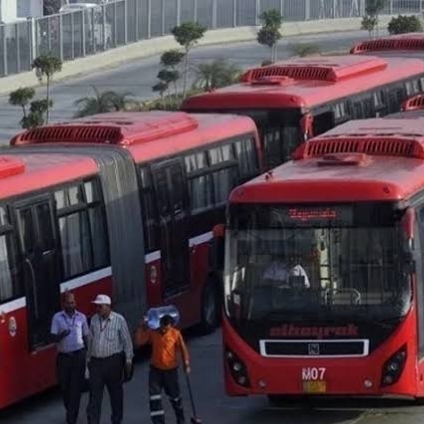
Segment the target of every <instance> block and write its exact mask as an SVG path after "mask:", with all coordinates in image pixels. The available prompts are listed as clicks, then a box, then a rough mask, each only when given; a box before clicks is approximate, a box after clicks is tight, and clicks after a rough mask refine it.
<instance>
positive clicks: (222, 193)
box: [209, 144, 238, 205]
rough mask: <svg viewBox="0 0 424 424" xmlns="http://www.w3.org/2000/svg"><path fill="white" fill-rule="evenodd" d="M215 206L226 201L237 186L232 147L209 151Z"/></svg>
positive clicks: (221, 147) (227, 146)
mask: <svg viewBox="0 0 424 424" xmlns="http://www.w3.org/2000/svg"><path fill="white" fill-rule="evenodd" d="M209 163H210V166H211V171H212V177H213V186H214V193H215V204H217V205H219V204H221V203H225V202H227V200H228V195H229V194H230V191H231V190H232V189H233V188H234V187H235V186H236V185H237V180H238V170H237V160H236V159H235V155H234V151H233V146H232V145H231V144H225V145H223V146H220V147H216V148H213V149H210V150H209Z"/></svg>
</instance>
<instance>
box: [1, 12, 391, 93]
mask: <svg viewBox="0 0 424 424" xmlns="http://www.w3.org/2000/svg"><path fill="white" fill-rule="evenodd" d="M391 18H392V16H382V17H380V28H386V27H387V25H388V23H389V21H390V19H391ZM361 21H362V18H340V19H325V20H324V19H323V20H320V21H306V22H303V21H302V22H284V24H283V27H282V31H281V34H282V35H283V37H290V36H295V35H303V34H319V33H326V32H336V31H337V32H340V31H355V30H359V29H360V28H361ZM257 30H258V28H257V27H238V28H226V29H219V30H209V31H207V32H206V34H205V36H204V37H203V38H202V39H201V40H200V42H199V44H198V46H199V47H201V46H207V45H214V44H229V43H237V42H242V41H253V40H256V34H257ZM366 37H367V33H366V32H365V31H364V38H366ZM174 48H179V45H178V44H177V43H176V42H175V40H174V37H173V36H165V37H159V38H153V39H150V40H143V41H139V42H137V43H132V44H128V45H126V46H123V47H118V48H116V49H112V50H108V51H106V52H102V53H98V54H96V55H92V56H87V57H85V58H82V59H77V60H74V61H67V62H64V64H63V68H62V71H61V72H59V73H57V74H56V75H55V76H54V80H55V81H59V80H63V79H66V78H71V77H75V76H77V75H84V74H88V73H90V72H93V71H99V70H101V69H104V68H108V67H114V66H119V65H120V64H122V63H125V62H129V61H132V60H136V59H141V58H145V57H149V56H153V55H156V54H161V53H163V52H164V51H166V50H169V49H174ZM39 84H40V83H39V81H38V79H37V78H36V76H35V72H33V71H31V72H24V73H22V74H18V75H11V76H8V77H4V78H1V79H0V94H8V93H10V92H11V91H13V90H16V89H17V88H20V87H30V86H37V85H39Z"/></svg>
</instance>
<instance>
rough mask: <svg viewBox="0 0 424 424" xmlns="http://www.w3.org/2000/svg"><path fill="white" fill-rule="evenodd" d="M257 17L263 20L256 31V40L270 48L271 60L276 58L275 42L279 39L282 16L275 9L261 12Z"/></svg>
mask: <svg viewBox="0 0 424 424" xmlns="http://www.w3.org/2000/svg"><path fill="white" fill-rule="evenodd" d="M259 19H260V20H261V21H262V22H263V23H262V27H261V29H260V30H259V31H258V35H257V41H258V43H259V44H262V45H263V46H267V47H269V48H270V50H271V61H273V62H274V61H275V60H276V56H277V43H278V41H279V40H280V39H281V33H280V29H281V25H282V23H283V16H282V15H281V14H280V12H279V11H278V10H276V9H271V10H267V11H265V12H262V14H261V15H260V17H259Z"/></svg>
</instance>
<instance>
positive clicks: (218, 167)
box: [0, 112, 260, 407]
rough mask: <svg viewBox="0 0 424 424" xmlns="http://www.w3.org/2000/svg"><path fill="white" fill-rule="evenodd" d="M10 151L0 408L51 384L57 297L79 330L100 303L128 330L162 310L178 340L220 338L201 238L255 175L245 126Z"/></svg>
mask: <svg viewBox="0 0 424 424" xmlns="http://www.w3.org/2000/svg"><path fill="white" fill-rule="evenodd" d="M12 145H13V146H15V147H11V148H9V149H8V150H7V155H8V156H7V157H10V158H11V159H7V158H6V159H1V160H0V246H1V248H0V264H1V268H0V272H1V273H2V276H1V278H2V286H1V287H0V317H1V322H0V324H1V325H0V345H1V346H2V361H1V366H2V384H1V385H0V407H5V406H6V405H8V404H11V403H13V402H16V401H18V400H20V399H23V398H25V397H27V396H30V395H32V394H34V393H37V392H39V391H41V390H43V389H45V388H47V387H50V386H52V385H54V384H55V382H56V379H55V351H56V349H55V346H54V344H52V343H51V339H50V337H49V336H50V335H49V330H50V321H51V318H52V315H53V314H54V313H55V312H57V311H58V310H59V309H60V296H59V293H60V292H63V291H65V290H67V289H68V290H72V291H73V292H74V293H75V294H76V296H77V300H78V305H79V308H80V309H81V310H82V311H83V312H85V313H86V314H87V315H88V316H90V315H91V314H92V312H93V311H92V310H91V308H90V301H91V300H92V299H93V298H94V297H95V296H96V295H97V294H98V293H106V294H110V295H111V296H112V299H113V300H114V302H115V308H116V309H117V310H119V311H120V312H122V313H123V314H124V315H125V316H126V318H127V319H128V322H129V325H130V327H131V328H132V329H134V328H135V325H136V324H137V322H138V321H139V320H140V316H141V315H140V314H142V313H143V311H145V310H146V309H147V308H148V307H151V306H158V305H163V304H174V305H176V306H177V307H178V308H179V311H180V314H181V326H182V327H189V326H193V325H196V324H201V326H202V330H203V331H204V332H209V331H212V330H213V329H214V328H215V327H216V325H217V324H218V317H219V313H218V301H219V300H220V299H221V292H222V286H221V285H220V284H219V281H218V279H217V278H216V277H215V275H214V273H213V267H212V266H210V264H209V261H211V259H213V258H211V257H209V255H208V243H209V242H210V241H211V232H210V229H211V228H212V226H213V224H214V223H216V222H222V220H223V219H224V216H225V215H224V214H225V206H226V202H227V198H228V194H229V192H230V190H231V189H232V188H233V187H235V186H236V185H238V184H239V183H240V182H241V181H246V180H248V179H250V178H252V177H253V176H254V175H257V174H259V172H260V156H259V150H258V136H257V132H256V127H255V124H254V122H253V121H252V120H251V119H250V118H247V117H240V116H230V115H218V116H214V115H199V116H197V115H188V114H186V113H183V112H175V113H172V112H145V113H115V114H104V115H98V116H92V117H90V118H87V119H85V120H77V121H71V122H68V123H64V124H57V125H51V126H45V127H40V128H36V129H33V130H29V131H27V132H24V133H22V134H19V135H18V136H16V137H15V138H14V139H13V141H12Z"/></svg>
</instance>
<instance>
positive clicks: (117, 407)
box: [87, 294, 134, 424]
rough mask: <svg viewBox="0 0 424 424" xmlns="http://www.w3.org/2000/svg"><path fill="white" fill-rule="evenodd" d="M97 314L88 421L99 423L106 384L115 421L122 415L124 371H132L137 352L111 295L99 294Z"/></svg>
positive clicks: (90, 346)
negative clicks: (116, 310)
mask: <svg viewBox="0 0 424 424" xmlns="http://www.w3.org/2000/svg"><path fill="white" fill-rule="evenodd" d="M93 303H94V304H95V305H96V312H97V313H96V314H95V315H94V316H93V318H92V319H91V325H90V338H89V344H88V361H89V362H88V370H89V372H90V400H89V404H88V407H87V418H88V423H89V424H99V423H100V416H101V409H102V401H103V391H104V387H105V386H106V388H107V390H108V392H109V398H110V404H111V408H112V417H111V421H112V424H121V423H122V419H123V408H124V399H123V398H124V396H123V387H122V385H123V380H124V373H125V374H127V375H128V374H130V372H131V369H132V359H133V356H134V352H133V344H132V340H131V335H130V333H129V330H128V325H127V323H126V321H125V318H124V317H123V316H122V315H120V314H118V313H116V312H113V311H112V308H111V303H112V302H111V299H110V297H109V296H106V295H104V294H99V295H98V296H97V298H96V299H95V300H94V301H93Z"/></svg>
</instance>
